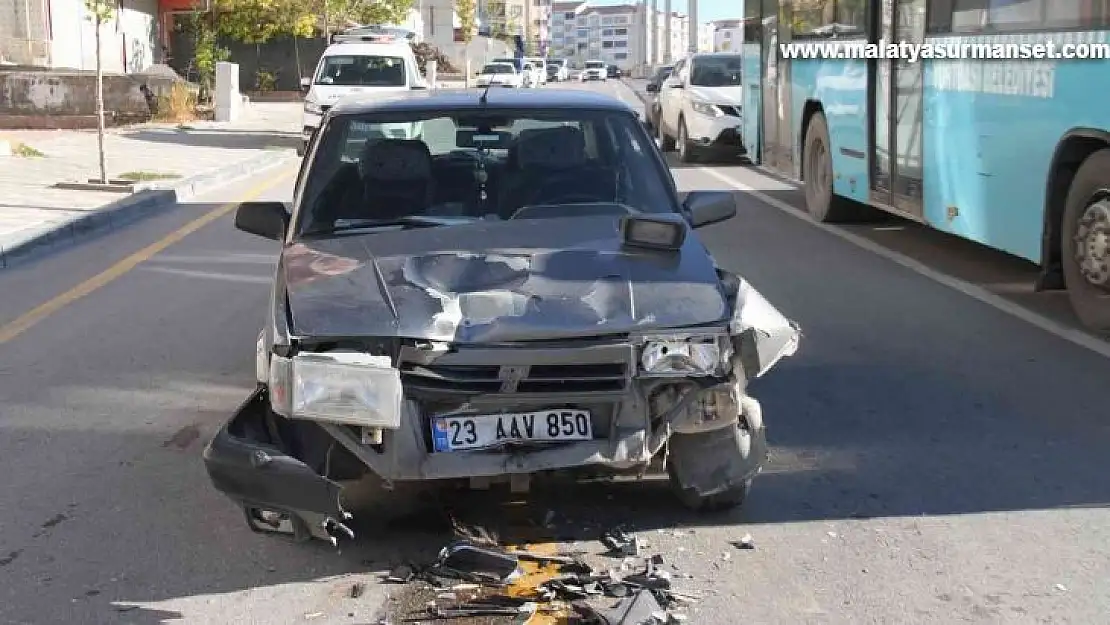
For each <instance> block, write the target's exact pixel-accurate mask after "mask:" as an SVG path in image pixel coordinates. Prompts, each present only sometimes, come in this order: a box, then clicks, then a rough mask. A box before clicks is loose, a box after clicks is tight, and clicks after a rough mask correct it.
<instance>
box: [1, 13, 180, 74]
mask: <svg viewBox="0 0 1110 625" xmlns="http://www.w3.org/2000/svg"><path fill="white" fill-rule="evenodd" d="M117 7H118V8H117V10H116V16H115V17H114V18H113V19H112V20H110V21H108V23H106V24H104V25H102V27H101V29H100V35H101V53H100V59H101V63H102V66H103V68H104V71H106V72H116V73H118V72H138V71H142V70H144V69H146V68H147V67H150V65H152V64H153V63H155V62H157V61H159V60H161V53H160V49H159V48H158V45H157V43H158V0H120V2H119V4H118V5H117ZM88 16H89V13H88V10H87V9H86V8H85V3H84V1H83V0H0V64H4V65H8V64H14V65H28V66H32V67H44V68H52V69H77V70H91V69H95V68H96V27H95V26H94V25H93V23H92V21H91V20H90V19H89V17H88Z"/></svg>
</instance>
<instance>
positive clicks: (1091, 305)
mask: <svg viewBox="0 0 1110 625" xmlns="http://www.w3.org/2000/svg"><path fill="white" fill-rule="evenodd" d="M1060 233H1061V234H1060V236H1061V246H1060V249H1061V256H1062V257H1063V258H1062V262H1063V266H1064V267H1063V269H1064V281H1065V284H1066V286H1067V290H1068V298H1069V299H1070V300H1071V305H1072V309H1073V310H1075V314H1076V316H1077V317H1079V320H1080V321H1081V322H1082V323H1083V325H1084V326H1086V327H1087V328H1089V329H1091V330H1094V331H1095V332H1100V333H1110V150H1107V149H1103V150H1099V151H1098V152H1095V153H1094V154H1092V155H1090V156H1089V157H1087V160H1085V161H1083V164H1082V165H1080V166H1079V170H1078V171H1077V172H1075V177H1074V178H1072V181H1071V187H1070V188H1069V189H1068V196H1067V199H1066V200H1065V204H1064V222H1063V226H1062V227H1061V228H1060Z"/></svg>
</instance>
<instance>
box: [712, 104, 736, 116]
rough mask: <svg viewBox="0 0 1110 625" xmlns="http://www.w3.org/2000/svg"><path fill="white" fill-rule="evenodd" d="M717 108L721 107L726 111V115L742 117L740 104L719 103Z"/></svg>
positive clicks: (723, 111)
mask: <svg viewBox="0 0 1110 625" xmlns="http://www.w3.org/2000/svg"><path fill="white" fill-rule="evenodd" d="M717 108H719V109H721V112H722V113H724V114H725V115H729V116H731V117H740V107H738V106H729V105H727V104H718V105H717Z"/></svg>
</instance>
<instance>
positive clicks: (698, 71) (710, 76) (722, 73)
mask: <svg viewBox="0 0 1110 625" xmlns="http://www.w3.org/2000/svg"><path fill="white" fill-rule="evenodd" d="M690 84H691V85H694V86H697V87H732V86H736V85H739V84H740V55H738V54H737V55H728V56H724V55H721V56H703V57H699V58H696V59H694V61H693V63H692V64H691V66H690Z"/></svg>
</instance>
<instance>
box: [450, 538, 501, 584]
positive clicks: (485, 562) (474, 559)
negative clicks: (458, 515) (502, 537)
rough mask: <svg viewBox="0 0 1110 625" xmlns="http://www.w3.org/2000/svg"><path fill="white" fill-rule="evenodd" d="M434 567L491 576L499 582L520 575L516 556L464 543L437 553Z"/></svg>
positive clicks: (458, 543) (455, 544)
mask: <svg viewBox="0 0 1110 625" xmlns="http://www.w3.org/2000/svg"><path fill="white" fill-rule="evenodd" d="M435 567H436V568H437V569H440V570H450V571H457V572H459V573H464V574H466V573H470V574H476V575H480V576H491V577H494V578H496V579H498V580H501V581H510V580H511V579H515V578H516V577H518V576H519V575H520V574H521V571H520V563H519V561H518V560H517V558H516V556H514V555H511V554H507V553H505V552H503V551H500V550H496V549H490V548H488V547H480V546H478V545H475V544H472V543H469V542H466V541H460V542H457V543H454V544H452V545H449V546H447V547H444V548H443V550H442V551H440V552H439V560H438V561H437V562H436V565H435Z"/></svg>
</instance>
